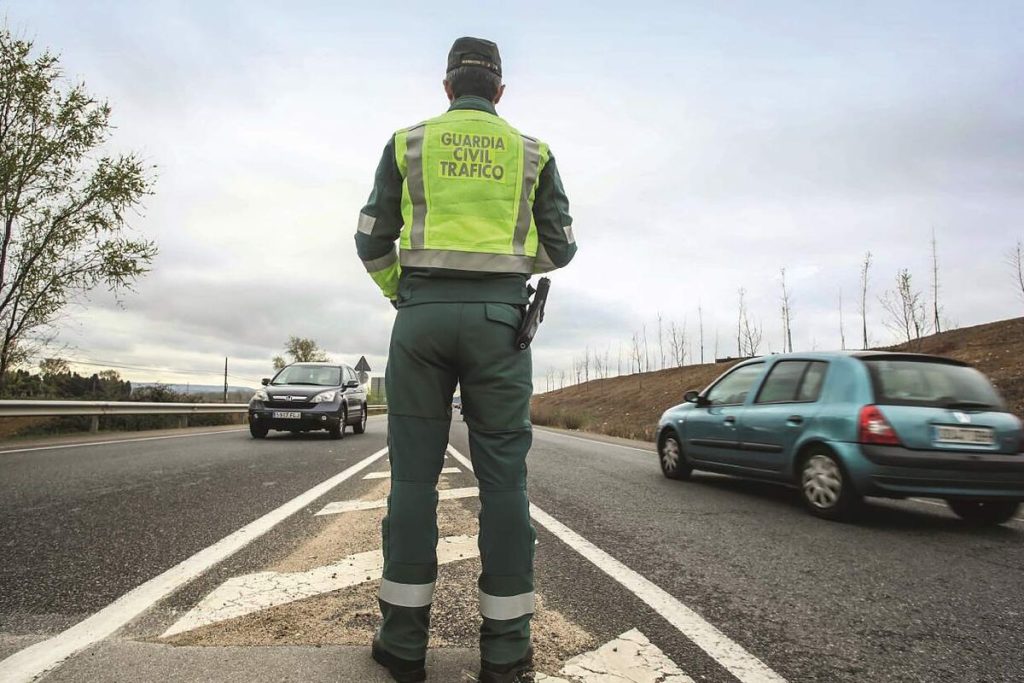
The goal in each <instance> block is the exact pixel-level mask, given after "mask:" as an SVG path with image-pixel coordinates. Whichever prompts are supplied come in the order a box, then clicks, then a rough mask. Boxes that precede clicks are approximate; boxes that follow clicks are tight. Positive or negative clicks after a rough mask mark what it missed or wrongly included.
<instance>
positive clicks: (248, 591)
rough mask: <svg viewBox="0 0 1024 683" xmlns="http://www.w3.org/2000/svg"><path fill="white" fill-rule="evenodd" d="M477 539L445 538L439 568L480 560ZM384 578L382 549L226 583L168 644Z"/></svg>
mask: <svg viewBox="0 0 1024 683" xmlns="http://www.w3.org/2000/svg"><path fill="white" fill-rule="evenodd" d="M479 555H480V551H479V549H478V547H477V537H476V536H447V537H445V538H442V539H440V540H439V541H438V543H437V563H438V564H448V563H450V562H458V561H459V560H465V559H468V558H471V557H479ZM383 574H384V554H383V553H382V552H381V551H380V548H376V549H374V550H370V551H367V552H364V553H357V554H355V555H349V556H348V557H346V558H344V559H343V560H341V561H340V562H335V563H333V564H329V565H325V566H323V567H315V568H313V569H310V570H308V571H304V572H287V573H284V572H257V573H255V574H245V575H242V576H236V577H233V578H230V579H228V580H227V581H225V582H224V583H222V584H221V585H220V586H218V587H217V588H216V589H214V591H213V592H212V593H210V594H209V595H207V596H206V597H205V598H203V599H202V601H200V602H199V604H198V605H196V606H195V607H193V608H192V609H191V610H189V611H188V613H187V614H185V616H183V617H182V618H181V619H179V620H178V621H176V622H175V623H174V624H173V625H171V627H170V628H169V629H167V630H166V631H165V632H164V634H163V635H162V636H161V638H167V637H169V636H173V635H175V634H178V633H183V632H184V631H191V630H192V629H194V628H199V627H200V626H206V625H207V624H215V623H217V622H220V621H225V620H227V619H235V618H237V617H241V616H245V615H246V614H252V613H253V612H258V611H260V610H264V609H269V608H271V607H276V606H277V605H285V604H288V603H289V602H295V601H296V600H303V599H305V598H312V597H314V596H317V595H322V594H323V593H330V592H331V591H336V590H341V589H343V588H349V587H351V586H358V585H359V584H361V583H368V582H370V581H379V580H380V578H381V576H383Z"/></svg>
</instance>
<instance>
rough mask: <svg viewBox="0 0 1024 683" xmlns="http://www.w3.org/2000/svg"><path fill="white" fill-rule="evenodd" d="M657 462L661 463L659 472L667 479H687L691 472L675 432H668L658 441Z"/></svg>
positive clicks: (691, 469)
mask: <svg viewBox="0 0 1024 683" xmlns="http://www.w3.org/2000/svg"><path fill="white" fill-rule="evenodd" d="M658 462H659V463H660V464H661V473H662V474H664V475H665V476H666V477H668V478H669V479H689V478H690V475H691V474H693V468H692V467H690V466H689V465H688V464H687V463H686V458H685V457H684V456H683V448H682V446H680V445H679V437H678V436H676V434H675V432H669V433H668V434H666V435H665V436H663V437H662V438H661V441H660V442H659V443H658Z"/></svg>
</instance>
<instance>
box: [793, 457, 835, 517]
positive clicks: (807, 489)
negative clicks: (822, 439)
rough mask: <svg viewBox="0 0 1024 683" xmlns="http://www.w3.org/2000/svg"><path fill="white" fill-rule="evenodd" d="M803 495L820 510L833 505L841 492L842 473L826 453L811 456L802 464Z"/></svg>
mask: <svg viewBox="0 0 1024 683" xmlns="http://www.w3.org/2000/svg"><path fill="white" fill-rule="evenodd" d="M802 483H803V492H804V497H806V498H807V500H808V501H809V502H810V503H811V505H813V506H814V507H816V508H818V509H820V510H827V509H829V508H831V507H834V506H835V504H836V503H837V502H838V501H839V496H840V495H841V494H842V492H843V474H842V472H841V471H840V470H839V465H838V464H836V461H835V460H833V459H832V458H830V457H828V456H827V455H815V456H812V457H811V458H810V459H809V460H808V461H807V463H806V464H805V465H804V471H803V477H802Z"/></svg>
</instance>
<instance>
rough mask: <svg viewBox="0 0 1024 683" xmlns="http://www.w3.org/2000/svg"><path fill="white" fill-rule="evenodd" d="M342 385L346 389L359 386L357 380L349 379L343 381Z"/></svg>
mask: <svg viewBox="0 0 1024 683" xmlns="http://www.w3.org/2000/svg"><path fill="white" fill-rule="evenodd" d="M344 386H345V388H346V389H355V388H356V387H358V386H359V380H355V379H350V380H348V381H346V382H345V384H344Z"/></svg>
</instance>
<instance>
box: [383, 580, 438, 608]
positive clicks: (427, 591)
mask: <svg viewBox="0 0 1024 683" xmlns="http://www.w3.org/2000/svg"><path fill="white" fill-rule="evenodd" d="M378 596H379V597H380V599H381V600H383V601H384V602H386V603H388V604H389V605H394V606H396V607H426V606H427V605H429V604H430V603H431V602H433V601H434V584H433V583H396V582H395V581H388V580H387V579H381V581H380V592H379V593H378Z"/></svg>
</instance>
